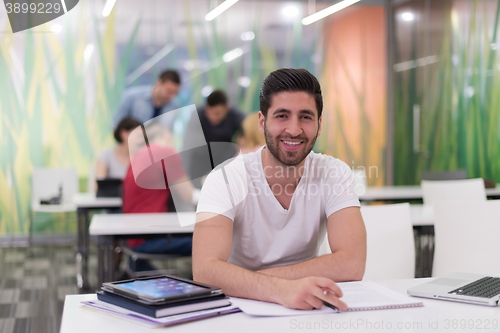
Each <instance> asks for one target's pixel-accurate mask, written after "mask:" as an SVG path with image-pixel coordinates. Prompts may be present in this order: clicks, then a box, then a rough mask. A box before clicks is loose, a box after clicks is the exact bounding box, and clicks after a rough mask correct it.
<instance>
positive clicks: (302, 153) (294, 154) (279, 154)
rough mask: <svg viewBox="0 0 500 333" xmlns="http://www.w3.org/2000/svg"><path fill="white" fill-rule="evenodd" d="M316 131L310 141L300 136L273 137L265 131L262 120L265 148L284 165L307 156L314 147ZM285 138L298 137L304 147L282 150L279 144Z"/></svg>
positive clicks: (293, 163)
mask: <svg viewBox="0 0 500 333" xmlns="http://www.w3.org/2000/svg"><path fill="white" fill-rule="evenodd" d="M318 132H319V128H318ZM318 132H316V136H315V137H314V138H313V139H312V140H311V142H310V143H309V139H307V138H303V137H300V136H297V137H285V138H280V137H276V138H273V137H272V136H271V134H270V133H269V132H268V131H267V127H266V122H265V121H264V136H265V139H266V147H267V149H269V151H270V152H271V154H272V155H273V156H274V158H275V159H277V160H278V161H279V162H280V163H281V164H283V165H286V166H295V165H298V164H300V162H302V161H303V160H304V159H305V158H306V157H307V155H309V153H310V152H311V150H312V149H313V147H314V144H315V143H316V139H317V138H318ZM286 139H300V140H301V141H303V143H302V144H303V145H304V147H303V148H301V150H297V151H283V150H282V149H280V147H279V145H280V142H281V140H286ZM308 143H309V144H308Z"/></svg>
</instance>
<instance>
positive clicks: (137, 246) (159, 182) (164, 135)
mask: <svg viewBox="0 0 500 333" xmlns="http://www.w3.org/2000/svg"><path fill="white" fill-rule="evenodd" d="M145 132H146V135H147V137H148V142H149V145H148V146H146V145H142V147H135V148H133V149H135V150H137V153H135V154H134V155H133V156H132V158H131V164H130V166H129V168H128V170H127V174H126V176H125V178H124V180H123V213H164V212H169V211H171V209H172V208H173V207H172V206H169V200H170V199H171V196H172V192H171V191H176V195H178V198H180V199H181V200H182V201H184V202H188V203H189V204H191V205H192V206H193V207H194V205H196V203H197V201H198V196H199V192H200V191H199V190H197V189H195V188H194V187H193V185H192V184H191V182H190V181H189V180H188V178H187V176H186V173H185V172H184V169H183V165H182V161H181V158H180V157H179V154H178V153H177V152H176V151H175V150H174V148H173V147H172V136H171V134H170V132H169V131H168V130H167V129H166V128H164V127H163V126H162V125H160V124H158V123H153V124H152V125H151V126H149V127H146V128H145ZM136 136H142V131H134V133H133V134H132V137H131V139H132V141H134V142H139V141H140V140H139V139H140V138H136ZM143 142H145V140H144V139H143ZM151 154H152V156H154V157H155V160H156V161H157V162H155V163H153V164H151V158H150V156H151ZM167 179H168V182H167ZM172 184H175V186H173V185H172ZM169 185H170V186H169ZM171 187H172V188H171ZM177 203H178V202H176V203H175V204H176V205H177ZM128 245H129V246H130V247H131V248H132V249H133V250H134V251H136V252H143V253H156V254H160V253H161V254H178V255H183V256H189V255H191V246H192V237H191V236H183V235H167V236H162V237H158V238H153V239H129V240H128ZM136 269H137V271H145V270H153V269H155V268H154V267H152V266H151V265H150V264H149V263H148V262H147V261H146V260H138V261H137V266H136Z"/></svg>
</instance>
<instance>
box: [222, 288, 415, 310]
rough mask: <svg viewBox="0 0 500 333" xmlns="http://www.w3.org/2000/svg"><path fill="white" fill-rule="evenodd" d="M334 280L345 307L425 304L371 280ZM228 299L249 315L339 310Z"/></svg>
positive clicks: (378, 308)
mask: <svg viewBox="0 0 500 333" xmlns="http://www.w3.org/2000/svg"><path fill="white" fill-rule="evenodd" d="M337 284H338V286H339V287H340V288H341V289H342V292H343V293H344V297H342V300H343V301H344V302H345V303H346V304H347V305H348V307H349V309H348V310H347V311H367V310H381V309H397V308H409V307H416V306H423V305H424V304H423V303H422V302H420V301H415V298H413V297H410V296H407V295H404V294H400V293H397V292H395V291H392V290H390V289H388V288H386V287H384V286H381V285H379V284H378V283H375V282H372V281H356V282H342V283H337ZM231 302H232V303H233V304H234V305H236V306H238V307H239V308H240V309H241V311H243V312H244V313H246V314H248V315H251V316H271V317H277V316H300V315H311V314H326V313H335V312H338V311H335V310H333V309H330V308H328V307H326V306H323V308H321V309H319V310H294V309H288V308H285V307H284V306H282V305H279V304H275V303H268V302H261V301H254V300H249V299H243V298H236V297H231ZM341 312H342V311H341Z"/></svg>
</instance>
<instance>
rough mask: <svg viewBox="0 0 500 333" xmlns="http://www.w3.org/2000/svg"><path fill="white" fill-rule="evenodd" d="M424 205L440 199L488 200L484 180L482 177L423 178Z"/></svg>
mask: <svg viewBox="0 0 500 333" xmlns="http://www.w3.org/2000/svg"><path fill="white" fill-rule="evenodd" d="M421 186H422V196H423V200H424V205H433V204H434V203H436V202H438V201H443V200H445V201H456V200H460V201H486V191H485V189H484V181H483V179H481V178H476V179H460V180H422V182H421Z"/></svg>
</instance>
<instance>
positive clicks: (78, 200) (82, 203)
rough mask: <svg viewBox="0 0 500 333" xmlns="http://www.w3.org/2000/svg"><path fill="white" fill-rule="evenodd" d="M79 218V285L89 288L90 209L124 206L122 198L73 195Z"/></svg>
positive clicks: (90, 194) (77, 257) (82, 287)
mask: <svg viewBox="0 0 500 333" xmlns="http://www.w3.org/2000/svg"><path fill="white" fill-rule="evenodd" d="M73 204H74V205H75V208H76V213H77V218H78V237H77V242H78V250H77V254H76V266H77V275H76V281H77V286H78V288H80V289H87V287H88V286H87V275H88V256H89V247H90V237H89V211H90V210H92V209H113V208H120V207H121V206H122V199H121V198H96V196H95V194H94V193H78V194H76V195H75V196H74V197H73Z"/></svg>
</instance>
